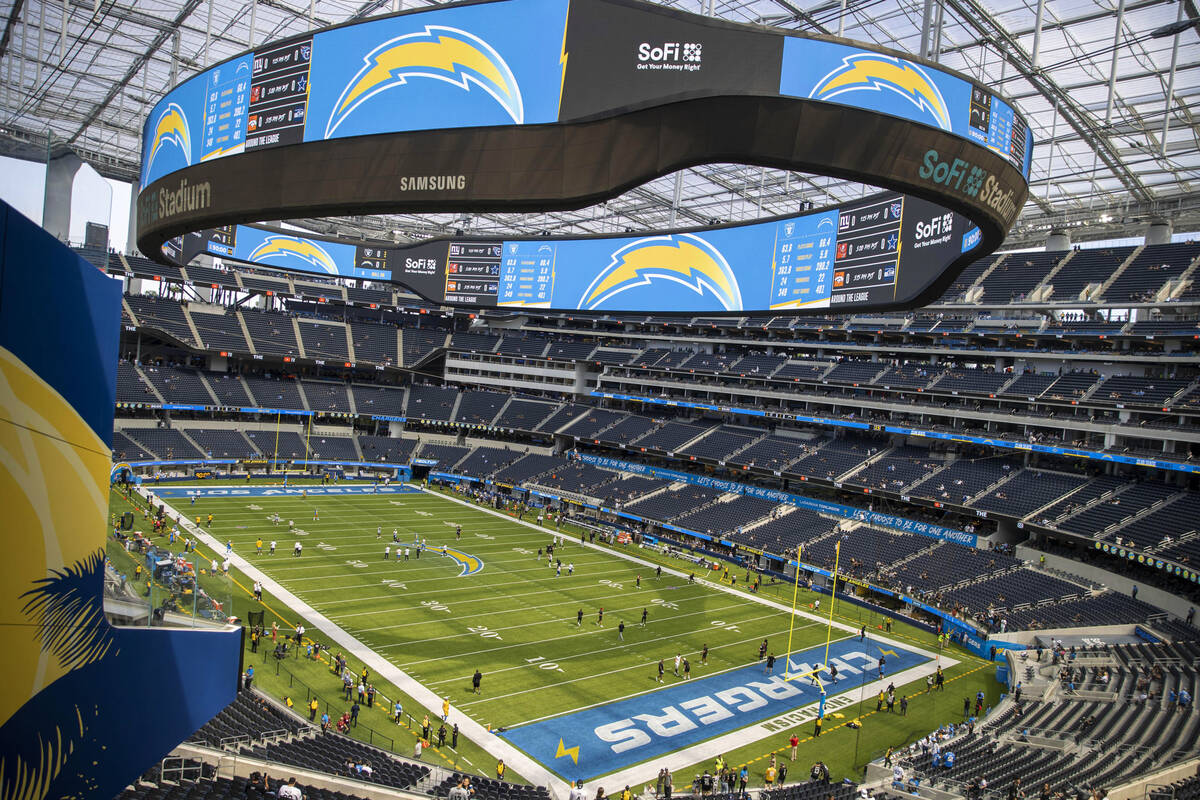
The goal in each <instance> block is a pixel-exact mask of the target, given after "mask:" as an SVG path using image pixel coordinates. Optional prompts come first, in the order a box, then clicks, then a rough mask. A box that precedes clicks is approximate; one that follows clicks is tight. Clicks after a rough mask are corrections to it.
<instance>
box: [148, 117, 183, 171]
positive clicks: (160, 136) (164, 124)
mask: <svg viewBox="0 0 1200 800" xmlns="http://www.w3.org/2000/svg"><path fill="white" fill-rule="evenodd" d="M165 144H170V145H174V146H175V147H177V148H179V152H180V153H181V154H182V155H183V160H184V161H185V162H186V163H187V165H188V166H191V164H192V132H191V130H190V129H189V128H188V121H187V116H186V115H185V114H184V113H183V109H182V108H180V106H179V104H178V103H167V107H166V108H164V109H163V110H162V113H161V114H159V115H158V120H157V121H156V122H155V123H154V143H153V144H152V145H151V146H150V158H149V160H148V161H147V162H146V171H147V172H149V171H150V168H151V167H153V166H154V159H155V158H157V157H158V154H159V151H160V150H162V147H163V145H165Z"/></svg>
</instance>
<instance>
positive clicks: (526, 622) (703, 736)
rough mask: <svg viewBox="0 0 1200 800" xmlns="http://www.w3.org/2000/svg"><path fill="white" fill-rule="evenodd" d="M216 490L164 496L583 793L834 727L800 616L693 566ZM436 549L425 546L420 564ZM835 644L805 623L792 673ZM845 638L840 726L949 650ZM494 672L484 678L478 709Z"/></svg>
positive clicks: (357, 507)
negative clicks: (790, 731) (797, 675)
mask: <svg viewBox="0 0 1200 800" xmlns="http://www.w3.org/2000/svg"><path fill="white" fill-rule="evenodd" d="M199 489H200V491H201V492H225V493H226V494H225V495H224V496H201V497H199V498H198V499H197V500H196V502H195V503H194V504H193V503H191V502H190V501H189V498H188V497H187V494H188V492H190V491H191V489H190V488H187V487H173V488H162V489H156V494H157V496H158V497H159V498H161V499H163V500H164V501H166V502H167V503H169V504H171V505H172V506H174V507H175V508H176V509H177V510H178V511H180V512H181V513H182V514H183V515H185V516H187V517H189V518H193V519H194V518H195V517H197V516H200V517H202V518H203V517H206V516H207V515H208V514H210V513H211V514H212V515H213V516H214V522H213V524H212V526H211V528H209V527H207V526H206V527H205V532H206V533H209V534H211V536H212V537H213V538H215V539H217V540H218V541H220V542H221V543H225V542H226V541H229V542H231V543H232V547H233V550H234V552H235V553H236V554H237V555H240V556H241V557H243V558H245V559H246V560H247V561H248V562H249V563H250V564H251V565H253V566H254V567H257V568H258V569H259V570H261V571H262V572H263V573H265V574H266V575H267V576H269V577H270V578H271V579H272V580H274V581H276V582H278V583H279V584H280V585H281V586H282V587H284V588H285V589H287V590H288V591H290V592H291V593H292V594H294V595H295V596H296V597H298V598H299V599H300V600H302V601H303V602H304V603H306V604H307V605H309V606H311V607H312V608H313V609H314V610H316V611H317V612H320V613H321V614H322V615H324V616H325V617H326V618H328V619H329V620H330V621H332V622H333V623H335V624H336V625H337V626H338V627H340V628H341V629H343V630H344V631H346V632H347V633H349V634H350V635H352V636H353V637H355V638H356V639H358V640H359V641H360V642H362V643H363V644H365V645H367V646H368V647H369V648H370V649H371V650H373V651H374V652H375V653H377V654H378V655H380V656H382V657H383V658H384V659H386V660H387V661H388V662H390V663H392V664H394V665H395V666H396V667H398V668H399V669H401V670H403V671H404V672H406V673H407V674H408V675H410V676H412V677H413V678H415V679H416V680H417V681H419V682H420V683H421V684H422V685H424V686H425V687H427V688H428V689H430V690H431V691H433V692H435V693H436V694H437V695H438V696H439V697H444V698H449V701H450V703H451V706H452V709H453V710H452V713H451V720H452V721H453V719H454V717H455V716H456V715H458V714H463V715H466V716H468V717H470V718H471V719H472V720H475V721H476V722H478V723H480V724H481V725H484V726H490V728H491V729H492V730H494V731H498V732H500V734H501V735H502V736H504V737H505V738H506V739H507V740H508V741H509V742H511V743H512V744H513V745H514V746H515V747H517V748H518V749H520V750H522V751H524V752H525V753H526V754H528V755H529V756H530V757H532V758H533V759H534V760H535V761H537V762H539V763H540V764H542V765H543V766H545V767H546V768H548V769H549V770H551V771H552V772H554V773H555V774H557V775H559V776H560V777H562V778H564V779H568V780H569V779H573V778H576V777H579V778H583V779H585V780H590V779H592V778H595V777H598V776H601V775H609V774H612V773H621V772H622V770H628V769H629V768H631V767H633V766H634V765H637V764H642V765H651V764H653V765H654V769H656V768H657V767H656V765H657V762H658V760H661V759H662V757H664V756H666V755H668V754H671V753H677V751H680V750H681V749H686V748H695V747H696V746H697V745H702V744H705V743H706V744H707V745H708V748H707V749H711V750H713V751H714V752H723V751H724V752H728V751H730V750H733V749H735V748H734V747H733V746H732V745H733V744H735V743H739V744H744V743H745V742H747V741H753V740H754V739H755V738H760V739H761V738H765V737H766V736H768V735H770V733H769V732H770V731H772V730H774V728H772V727H771V721H772V720H773V719H774V720H776V721H777V722H778V720H779V719H780V718H783V715H789V714H790V715H791V716H790V717H787V719H789V720H790V723H791V725H795V724H797V723H799V722H802V721H803V719H811V718H812V717H813V716H815V709H816V706H817V703H818V702H819V701H820V699H821V698H820V694H819V691H820V690H819V688H818V687H816V686H814V685H813V684H812V683H811V682H810V681H808V680H796V681H791V682H785V681H784V680H783V679H782V676H783V672H784V668H785V663H784V658H783V656H784V653H785V651H786V650H787V642H788V632H789V631H788V628H789V618H790V616H791V614H790V610H789V609H788V608H787V607H786V606H785V605H784V604H780V603H776V604H774V605H771V604H763V603H759V602H756V601H755V600H754V599H751V598H749V597H747V596H745V595H744V594H742V593H741V592H740V591H737V592H730V591H723V590H722V589H720V588H718V587H714V586H713V585H712V583H711V582H710V581H707V580H697V581H696V582H691V581H690V580H689V578H688V576H687V574H683V575H677V574H673V573H674V570H665V571H663V573H662V575H661V576H656V574H655V568H654V567H653V566H651V565H648V564H644V563H637V562H635V561H632V560H629V559H627V558H622V557H621V556H620V555H618V554H616V553H614V552H612V551H610V550H608V549H607V548H600V547H593V546H585V545H584V544H581V543H580V541H579V539H578V538H567V537H566V535H565V534H564V535H563V536H562V538H561V539H560V544H559V545H558V547H556V549H555V553H554V560H553V561H552V562H550V561H548V559H547V554H546V548H547V546H549V545H551V544H553V543H554V542H555V531H554V530H553V529H552V528H544V529H538V528H537V527H536V526H535V527H531V526H529V525H527V524H523V523H521V522H518V521H517V520H515V519H512V518H511V517H507V516H504V515H497V514H495V513H492V512H490V511H489V510H486V509H483V508H479V507H475V506H470V505H465V504H462V503H460V502H456V501H454V500H452V499H448V498H446V497H444V496H441V495H438V494H434V493H426V492H421V491H419V490H402V489H401V488H400V487H393V490H394V492H392V493H386V494H372V493H369V491H368V492H367V493H361V494H338V495H329V494H319V493H320V492H321V491H322V490H321V489H319V488H312V489H310V490H300V489H295V488H293V489H292V490H290V491H291V492H301V491H306V492H307V496H300V495H299V494H295V493H284V492H283V491H282V490H280V489H274V490H272V489H264V488H262V487H246V488H241V487H236V486H230V487H220V488H218V487H215V486H211V485H209V486H205V487H199ZM364 489H367V487H360V488H359V491H363V490H364ZM346 491H350V490H349V489H347V490H346ZM275 514H278V516H279V518H280V522H278V523H276V522H274V520H273V517H274V515H275ZM531 519H532V518H531V517H530V516H529V515H527V516H526V522H529V521H531ZM289 521H291V522H292V523H294V529H292V528H290V527H289ZM460 527H461V536H458V535H457V533H456V532H457V529H458V528H460ZM259 539H261V540H262V542H263V549H262V552H261V553H260V552H258V548H257V542H258V540H259ZM395 539H398V540H399V541H398V542H397V541H395ZM272 540H274V541H275V542H276V549H275V553H274V554H273V555H272V554H270V552H269V551H270V543H271V541H272ZM417 541H421V542H424V549H423V551H421V552H420V555H419V556H418V548H417V547H416V546H415V542H417ZM297 542H299V543H300V544H302V546H303V552H302V554H301V555H299V556H297V555H294V554H293V553H294V545H295V543H297ZM443 547H444V548H445V550H446V552H445V553H444V554H443V552H442V549H443ZM406 548H407V549H408V551H409V553H408V556H407V558H406V557H405V556H404V550H405V549H406ZM626 549H627V550H628V551H629V554H630V555H633V556H638V555H639V554H640V553H641V551H639V550H638V548H635V547H629V548H626ZM539 550H541V556H540V557H539V555H538V552H539ZM398 554H399V557H398ZM559 560H561V569H560V568H559V566H558V561H559ZM674 566H675V569H676V570H686V569H689V568H690V567H688V566H687V565H686V562H682V561H676V562H674ZM744 577H745V575H744V572H743V573H742V574H739V575H738V576H737V578H738V581H739V583H741V582H742V580H743V578H744ZM785 595H786V596H785V600H786V601H788V602H790V594H787V593H785ZM826 602H827V601H826ZM601 610H603V615H602V617H601ZM580 612H582V620H581V619H580ZM643 616H644V617H645V622H644V623H643ZM622 623H623V624H624V631H623V633H622V632H621V631H620V626H621V624H622ZM828 634H830V631H829V629H828V628H827V626H826V624H825V623H824V622H823V621H822V620H820V619H816V618H813V617H812V616H809V617H797V619H796V622H795V625H794V628H793V631H792V642H791V652H792V653H793V654H794V655H793V663H792V669H793V671H803V670H806V669H808V668H809V666H815V665H817V664H820V663H824V661H825V645H826V640H827V635H828ZM309 635H310V636H311V637H313V638H316V639H317V640H320V639H321V635H320V634H319V633H318V632H315V631H311V630H310V631H309ZM873 635H874V631H872V636H873ZM829 638H830V639H831V645H830V653H829V655H830V661H831V663H835V664H838V665H840V667H841V685H840V686H838V685H832V684H831V685H827V686H826V690H827V692H828V700H827V703H828V705H827V708H826V712H827V713H834V712H836V710H837V709H838V708H843V707H845V706H847V705H848V704H849V703H850V702H857V700H858V694H857V693H855V694H854V697H853V700H851V699H849V698H848V696H847V695H848V694H849V692H848V691H844V690H849V689H851V688H853V689H855V690H856V691H862V690H863V688H864V687H866V688H867V690H869V691H871V692H872V693H874V692H877V691H878V689H877V688H873V684H871V682H874V681H876V680H881V681H883V682H885V683H886V682H888V681H890V680H895V682H896V684H897V686H903V685H904V682H905V681H909V682H911V681H913V680H915V679H917V678H919V677H923V675H924V674H925V672H928V671H932V669H933V666H932V663H933V662H932V654H930V653H929V652H927V651H925V650H922V649H921V648H920V647H918V646H916V645H914V644H912V643H910V642H905V643H904V645H903V646H901V645H900V644H898V643H897V641H896V639H889V640H887V641H876V640H874V639H873V638H872V637H871V636H868V637H867V638H866V639H865V640H860V637H859V636H858V635H857V634H856V633H855V634H852V633H849V632H848V631H846V630H843V629H838V628H834V629H833V630H832V632H831V635H829ZM764 640H766V641H767V650H768V653H771V654H774V655H775V656H776V657H777V658H778V663H777V664H776V666H775V668H774V670H773V672H772V673H771V674H768V672H767V670H766V667H765V661H760V660H759V647H760V645H761V644H762V642H763V641H764ZM334 649H335V650H336V649H337V648H336V647H335V648H334ZM705 649H707V657H706V658H705V657H704V656H703V655H702V654H703V653H704V651H705ZM676 655H679V656H680V657H681V659H686V661H687V662H688V665H689V666H690V679H685V676H684V670H683V669H682V668H681V669H680V674H679V677H676V675H675V657H676ZM881 658H882V660H883V663H880V661H879V659H881ZM660 659H661V660H663V665H664V671H665V674H664V676H663V679H662V682H659V679H658V664H659V661H660ZM944 663H946V664H947V665H949V664H952V663H954V662H953V661H949V662H946V661H945V660H944ZM476 671H478V672H479V673H481V674H482V676H483V678H482V686H481V691H480V692H479V693H478V694H476V693H475V692H474V691H473V689H472V676H473V674H474V673H475V672H476ZM869 684H870V685H869ZM839 692H840V693H842V694H840V695H839ZM806 709H807V710H806ZM798 713H800V714H807V716H806V717H798V716H796V715H797V714H798ZM837 716H839V717H841V716H842V715H841V714H838V715H837ZM722 737H724V739H722ZM726 744H729V745H731V746H729V747H726V746H725V745H726ZM576 748H577V749H576ZM702 758H711V755H710V754H709V753H707V751H706V750H704V749H703V748H700V749H693V750H692V752H691V753H690V755H688V756H685V757H683V758H682V761H681V763H683V764H691V763H695V762H696V761H698V760H701V759H702ZM622 774H624V773H622ZM651 774H653V772H651Z"/></svg>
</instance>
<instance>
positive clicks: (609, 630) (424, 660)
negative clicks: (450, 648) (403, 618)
mask: <svg viewBox="0 0 1200 800" xmlns="http://www.w3.org/2000/svg"><path fill="white" fill-rule="evenodd" d="M707 613H708V611H707V610H704V611H697V612H695V613H692V614H680V615H679V616H676V617H673V618H672V619H680V618H682V617H694V616H696V615H697V614H707ZM771 617H772V615H771V614H765V615H763V616H761V617H750V618H749V619H745V620H740V621H739V624H741V623H743V622H745V623H749V622H758V621H760V620H764V619H770V618H771ZM587 624H588V626H589V627H590V628H592V630H585V631H583V632H582V633H572V634H571V635H569V636H559V637H557V641H560V642H561V641H564V640H566V639H578V638H579V637H581V636H590V635H592V634H599V633H616V630H617V626H616V625H613V626H611V627H608V628H598V627H596V626H595V624H594V623H587ZM509 627H511V628H522V627H526V626H524V625H512V626H509ZM630 627H631V626H629V625H626V626H625V629H626V630H629V629H630ZM496 630H508V628H497V629H496ZM711 630H713V628H712V627H707V628H697V629H696V630H694V631H685V632H683V633H679V634H676V635H678V636H690V635H692V634H693V633H704V632H705V631H711ZM475 635H477V634H473V633H468V634H454V635H453V636H438V637H436V638H433V639H422V640H421V641H422V642H437V641H441V640H443V639H458V638H460V637H461V636H475ZM410 644H411V642H396V643H395V644H385V645H383V646H381V647H380V648H379V649H380V650H386V649H388V648H391V647H408V646H409V645H410ZM630 644H632V642H630ZM529 645H530V642H513V643H512V644H506V645H502V646H500V647H489V648H486V649H483V650H475V651H472V652H470V653H445V654H443V655H440V656H438V657H437V658H422V659H420V660H418V661H410V662H408V664H409V665H410V666H411V665H413V664H425V663H428V662H430V661H441V660H443V659H446V658H463V657H465V656H479V655H484V654H485V653H495V652H499V651H500V650H511V649H512V648H514V647H528V646H529ZM628 646H629V645H627V644H621V645H618V646H616V647H606V648H604V649H602V650H589V651H588V652H586V653H578V654H576V655H573V656H563V657H562V658H559V659H557V660H558V661H566V660H567V659H569V658H584V657H586V656H590V655H593V654H594V653H607V652H608V651H609V650H620V649H622V648H624V647H628Z"/></svg>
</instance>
